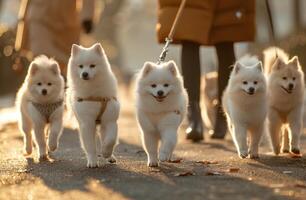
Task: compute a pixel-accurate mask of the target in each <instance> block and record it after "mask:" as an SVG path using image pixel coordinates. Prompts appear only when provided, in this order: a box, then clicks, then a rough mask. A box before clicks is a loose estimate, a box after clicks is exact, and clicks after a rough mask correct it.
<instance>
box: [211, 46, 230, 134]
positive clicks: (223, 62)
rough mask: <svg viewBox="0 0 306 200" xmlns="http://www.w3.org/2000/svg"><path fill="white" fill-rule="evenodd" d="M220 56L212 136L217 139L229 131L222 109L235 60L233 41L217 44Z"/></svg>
mask: <svg viewBox="0 0 306 200" xmlns="http://www.w3.org/2000/svg"><path fill="white" fill-rule="evenodd" d="M215 47H216V50H217V56H218V63H219V66H218V102H219V104H218V109H217V116H216V122H215V127H214V133H213V135H212V136H211V137H212V138H216V139H223V138H224V137H225V134H226V132H227V124H226V118H225V116H224V113H223V110H222V103H221V101H222V95H223V91H224V89H225V88H226V86H227V83H228V79H229V76H230V72H231V69H230V66H231V65H232V64H234V62H235V52H234V44H233V43H232V42H223V43H219V44H216V45H215Z"/></svg>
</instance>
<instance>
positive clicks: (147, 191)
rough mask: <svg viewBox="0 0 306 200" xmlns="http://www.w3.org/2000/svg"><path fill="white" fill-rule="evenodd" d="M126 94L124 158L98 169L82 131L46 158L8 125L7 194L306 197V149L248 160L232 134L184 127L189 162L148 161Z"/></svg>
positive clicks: (2, 146) (2, 156)
mask: <svg viewBox="0 0 306 200" xmlns="http://www.w3.org/2000/svg"><path fill="white" fill-rule="evenodd" d="M121 100H122V112H121V117H120V120H119V135H120V143H119V144H118V146H117V148H116V150H115V155H116V157H117V163H116V164H107V165H106V166H104V167H101V168H97V169H87V168H86V159H85V155H84V153H83V151H82V150H81V148H80V144H79V139H78V135H77V132H76V131H73V130H71V129H65V131H64V133H63V135H62V137H61V140H60V147H59V149H58V150H57V151H56V152H55V153H53V154H52V157H53V158H54V162H42V163H39V162H38V161H37V158H36V156H35V155H36V152H34V154H33V157H32V158H25V157H23V156H22V136H21V134H20V132H19V131H18V130H17V126H16V124H15V123H10V124H7V125H5V126H2V128H1V130H0V199H29V200H32V199H48V200H53V199H88V200H90V199H150V200H151V199H235V200H239V199H305V196H306V182H305V180H306V170H305V167H306V162H305V161H306V157H305V156H303V157H302V158H299V159H297V158H291V157H290V156H288V155H282V156H279V157H275V156H273V155H271V154H269V153H267V151H268V149H267V148H261V153H262V154H261V158H260V159H259V160H250V159H245V160H241V159H239V158H238V157H237V155H236V152H235V149H234V146H233V143H232V141H231V139H230V137H228V138H227V139H226V140H225V141H213V140H209V139H207V140H206V141H205V142H203V143H198V144H192V143H190V142H187V141H185V139H184V133H183V131H181V132H180V139H179V144H178V146H177V148H176V150H175V157H176V158H181V159H182V160H181V162H179V163H165V164H161V167H160V168H158V169H149V168H147V167H146V155H145V153H144V151H143V150H142V147H141V142H140V137H139V130H138V128H137V124H136V121H135V115H134V111H133V108H134V106H133V105H132V104H131V102H133V101H132V98H131V97H130V96H128V95H127V94H125V93H122V94H121ZM207 138H208V137H207ZM305 142H306V137H305V136H303V143H304V144H305ZM304 144H303V149H305V147H306V146H305V145H304ZM200 161H203V162H202V163H199V162H200ZM184 174H185V175H187V176H180V175H184Z"/></svg>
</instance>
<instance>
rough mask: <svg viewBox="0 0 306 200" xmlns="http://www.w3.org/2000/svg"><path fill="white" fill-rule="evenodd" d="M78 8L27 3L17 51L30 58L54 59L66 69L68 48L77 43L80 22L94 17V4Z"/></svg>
mask: <svg viewBox="0 0 306 200" xmlns="http://www.w3.org/2000/svg"><path fill="white" fill-rule="evenodd" d="M81 4H82V2H81V0H29V4H28V6H27V11H26V14H25V18H24V22H25V28H24V33H23V38H22V43H21V44H22V47H21V48H22V49H25V50H30V51H31V52H32V53H33V55H34V56H37V55H39V54H46V55H47V56H50V57H54V58H55V59H56V60H57V61H58V62H59V63H60V64H61V67H62V68H66V65H67V62H68V59H69V55H70V49H71V45H72V44H74V43H79V37H80V31H81V22H82V20H85V19H93V16H94V6H95V5H94V4H95V0H83V5H81ZM79 5H80V6H79Z"/></svg>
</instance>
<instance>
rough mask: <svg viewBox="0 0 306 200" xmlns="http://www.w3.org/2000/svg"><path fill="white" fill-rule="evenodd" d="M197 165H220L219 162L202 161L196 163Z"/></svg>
mask: <svg viewBox="0 0 306 200" xmlns="http://www.w3.org/2000/svg"><path fill="white" fill-rule="evenodd" d="M196 163H201V164H203V165H210V164H218V161H214V160H213V161H211V160H200V161H196Z"/></svg>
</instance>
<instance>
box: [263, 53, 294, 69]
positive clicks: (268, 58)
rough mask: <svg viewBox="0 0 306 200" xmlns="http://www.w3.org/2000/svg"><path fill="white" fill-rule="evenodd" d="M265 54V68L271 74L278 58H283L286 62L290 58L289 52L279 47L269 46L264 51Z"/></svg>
mask: <svg viewBox="0 0 306 200" xmlns="http://www.w3.org/2000/svg"><path fill="white" fill-rule="evenodd" d="M263 55H264V69H265V73H266V74H269V73H270V72H271V69H272V65H273V63H274V62H275V60H276V59H277V58H280V59H282V60H283V61H284V62H287V61H288V60H289V56H288V54H287V53H286V52H285V51H284V50H282V49H280V48H278V47H269V48H267V49H265V50H264V51H263Z"/></svg>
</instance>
